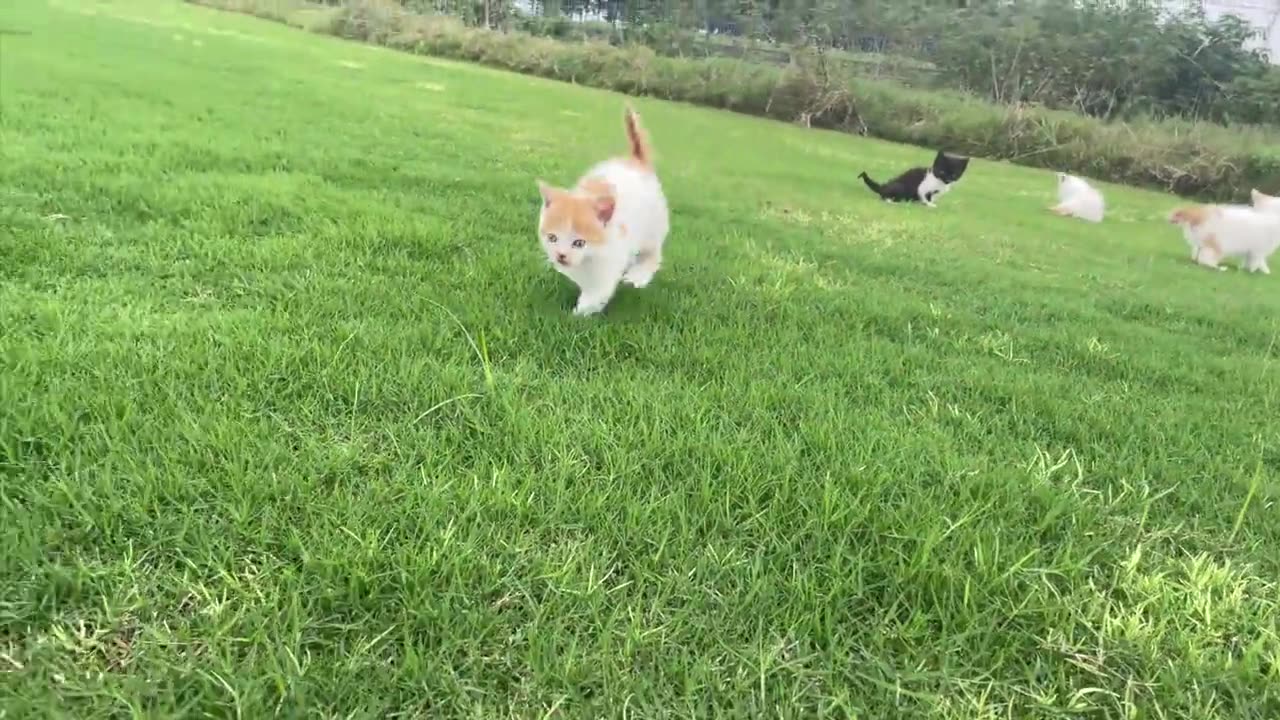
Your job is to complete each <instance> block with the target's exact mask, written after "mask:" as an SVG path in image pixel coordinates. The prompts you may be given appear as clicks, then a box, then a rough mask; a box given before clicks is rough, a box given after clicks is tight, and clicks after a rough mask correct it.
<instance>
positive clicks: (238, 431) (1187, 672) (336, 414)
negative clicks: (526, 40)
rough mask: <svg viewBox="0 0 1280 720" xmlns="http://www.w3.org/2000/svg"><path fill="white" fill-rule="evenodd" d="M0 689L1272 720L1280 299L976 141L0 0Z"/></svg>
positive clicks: (1148, 203)
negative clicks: (650, 171) (604, 198)
mask: <svg viewBox="0 0 1280 720" xmlns="http://www.w3.org/2000/svg"><path fill="white" fill-rule="evenodd" d="M0 27H4V28H7V29H9V30H13V29H18V30H29V31H30V33H31V34H29V35H13V34H5V35H2V36H0V107H2V109H3V114H2V115H0V131H2V132H3V135H2V140H3V143H2V146H0V152H2V153H3V155H2V159H3V162H0V716H3V717H8V718H28V717H78V718H87V717H94V718H97V717H108V716H117V717H125V716H133V717H156V718H159V717H166V718H168V717H206V716H212V717H243V718H261V717H302V716H307V717H313V716H314V717H369V718H375V717H377V718H381V717H390V716H396V715H397V714H398V716H417V717H431V718H445V717H476V718H479V717H484V718H491V717H530V718H544V717H565V718H570V717H573V718H578V717H600V716H611V717H613V716H616V717H667V716H681V717H695V716H696V717H711V716H736V717H747V716H758V717H800V716H806V717H809V716H825V717H861V718H897V717H931V718H957V719H960V718H963V719H972V718H988V717H1074V718H1084V717H1134V718H1175V717H1178V718H1197V719H1203V718H1210V717H1251V718H1267V719H1274V718H1276V717H1280V620H1278V619H1277V605H1278V604H1280V589H1278V586H1277V574H1278V573H1280V518H1278V517H1277V509H1276V502H1277V500H1280V482H1278V480H1277V476H1278V475H1280V449H1278V447H1277V446H1278V444H1280V435H1278V432H1277V429H1276V428H1277V425H1276V417H1277V411H1280V402H1277V400H1280V378H1278V373H1280V368H1277V366H1276V362H1275V360H1276V357H1277V354H1278V353H1280V349H1278V348H1277V345H1276V340H1277V337H1278V335H1280V320H1278V319H1277V318H1278V311H1280V277H1261V276H1250V275H1246V274H1244V273H1239V272H1226V273H1211V272H1208V271H1204V270H1201V269H1199V268H1196V267H1194V266H1192V264H1191V263H1190V261H1189V260H1188V258H1187V257H1186V248H1185V245H1184V244H1183V243H1182V240H1181V238H1180V236H1179V235H1178V234H1177V233H1176V232H1175V231H1173V230H1172V229H1171V228H1169V226H1167V225H1165V224H1164V223H1163V222H1162V217H1163V216H1164V214H1165V213H1166V212H1167V210H1168V209H1169V208H1170V207H1171V206H1172V205H1173V204H1174V202H1175V201H1174V200H1173V199H1172V198H1170V197H1167V196H1161V195H1156V194H1151V193H1145V192H1139V191H1133V190H1127V189H1123V188H1119V187H1107V188H1106V189H1107V191H1108V193H1109V199H1110V204H1111V206H1112V214H1111V218H1110V219H1109V220H1108V222H1106V223H1105V224H1103V225H1101V226H1092V225H1087V224H1084V223H1073V222H1069V221H1062V220H1060V219H1058V218H1055V217H1053V216H1051V215H1050V214H1048V213H1047V212H1045V210H1044V208H1045V206H1046V205H1047V204H1049V202H1050V201H1051V200H1052V195H1053V189H1054V183H1053V178H1052V176H1051V175H1050V174H1048V173H1046V172H1041V171H1036V170H1031V169H1026V168H1018V167H1012V166H1006V165H1002V164H995V163H986V162H981V161H975V162H974V163H973V165H972V166H971V167H970V170H969V174H968V175H967V176H966V178H965V179H964V181H963V182H962V184H961V185H960V186H959V187H958V188H957V189H956V190H955V191H954V192H952V193H951V194H949V195H948V196H946V197H945V198H944V199H943V200H942V201H941V207H940V208H939V209H937V210H933V211H931V210H928V209H925V208H921V207H899V206H889V205H885V204H883V203H880V202H877V201H875V200H874V199H873V198H872V197H871V196H870V194H869V193H868V192H867V191H866V190H865V188H862V187H861V186H860V185H859V184H858V182H857V180H856V174H857V172H858V171H859V170H860V169H863V168H866V169H867V170H868V171H870V172H872V173H873V174H875V175H879V176H887V175H889V174H890V173H891V172H893V171H895V170H897V169H901V168H903V167H905V166H906V165H907V164H910V163H915V162H919V161H921V160H925V159H927V157H928V152H927V151H925V150H921V149H914V148H908V147H903V146H895V145H889V144H884V143H877V142H871V141H865V140H859V139H856V138H853V137H849V136H845V135H840V134H835V133H824V132H816V131H806V130H802V129H800V128H796V127H790V126H785V125H779V124H776V123H771V122H767V121H763V120H757V119H752V118H747V117H742V116H735V115H731V114H727V113H723V112H716V111H710V110H703V109H695V108H690V107H684V106H678V105H671V104H664V103H660V102H656V101H641V102H639V103H638V107H639V109H640V111H641V112H642V114H643V116H644V119H645V122H646V123H647V125H648V126H649V128H650V131H651V134H652V136H653V139H654V142H655V143H656V145H657V148H658V150H659V152H660V153H661V158H660V161H661V169H662V173H663V178H664V181H665V183H666V186H667V189H668V194H669V196H670V198H671V203H672V207H673V213H674V218H673V227H674V231H673V234H672V237H671V239H670V242H669V245H668V264H667V266H666V267H665V268H664V270H663V271H662V273H660V274H659V275H658V278H657V280H656V281H655V283H654V285H652V286H651V287H650V288H648V289H646V290H643V291H635V290H631V289H624V290H622V291H621V292H620V293H619V295H618V296H617V297H616V298H615V300H614V302H613V304H612V305H611V306H610V308H609V310H608V312H607V314H606V315H605V316H603V317H599V318H595V319H590V320H584V319H580V318H575V317H572V316H570V314H569V308H570V306H571V303H572V301H573V299H574V293H573V289H572V288H571V287H570V286H569V285H568V284H567V282H566V281H565V280H563V279H562V278H560V277H559V276H558V275H557V274H556V273H554V272H553V271H552V270H550V269H549V268H547V267H546V266H545V263H544V262H543V261H542V260H541V256H540V252H539V250H538V247H537V244H536V240H535V237H534V233H533V224H534V218H535V215H536V211H537V193H536V190H535V186H534V179H535V178H537V177H543V178H546V179H548V180H550V181H554V182H561V183H567V182H571V181H572V180H573V179H574V177H575V176H576V174H577V173H578V172H580V171H581V170H582V169H584V168H585V167H586V166H587V165H588V164H589V163H591V162H593V161H595V160H597V159H599V158H600V157H602V156H605V155H607V154H609V153H612V152H615V151H617V150H619V149H620V148H622V147H623V139H622V135H621V132H622V131H621V110H622V106H623V102H624V99H623V98H621V97H619V96H616V95H610V94H607V93H603V92H598V91H594V90H588V89H583V88H577V87H572V86H566V85H560V84H555V83H552V82H548V81H544V80H539V79H534V78H529V77H524V76H518V75H509V74H503V73H499V72H496V71H492V70H487V69H482V68H477V67H470V66H465V65H461V64H455V63H449V62H441V61H433V60H429V59H424V58H420V57H413V56H408V55H401V54H397V53H394V52H390V51H387V50H383V49H378V48H373V47H368V46H363V45H357V44H352V43H346V42H342V41H338V40H334V39H331V38H325V37H319V36H313V35H307V34H305V33H302V32H299V31H297V30H292V29H289V28H287V27H284V26H281V25H274V24H270V23H266V22H263V21H258V20H255V19H253V18H250V17H246V16H240V15H232V14H221V13H218V12H216V11H213V10H209V9H204V8H201V7H197V6H191V5H180V4H175V3H167V2H159V1H158V0H115V1H113V2H109V3H107V2H102V3H94V2H83V3H75V4H71V3H67V4H63V3H58V4H54V5H51V6H44V5H40V4H36V3H35V2H31V1H30V0H22V2H20V3H19V4H18V5H17V6H16V7H13V6H11V7H9V8H7V9H6V10H4V11H3V12H0Z"/></svg>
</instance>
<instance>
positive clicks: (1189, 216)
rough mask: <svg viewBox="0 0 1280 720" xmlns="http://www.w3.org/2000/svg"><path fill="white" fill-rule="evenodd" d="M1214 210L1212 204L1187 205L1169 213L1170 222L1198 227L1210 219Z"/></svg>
mask: <svg viewBox="0 0 1280 720" xmlns="http://www.w3.org/2000/svg"><path fill="white" fill-rule="evenodd" d="M1213 210H1214V208H1213V206H1212V205H1187V206H1185V207H1180V208H1177V209H1175V210H1174V211H1173V212H1172V213H1169V222H1171V223H1173V224H1175V225H1186V226H1187V227H1192V228H1197V227H1200V226H1201V225H1203V224H1205V223H1206V222H1208V221H1209V218H1210V217H1212V216H1213Z"/></svg>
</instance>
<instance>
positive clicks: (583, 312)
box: [573, 300, 605, 317]
mask: <svg viewBox="0 0 1280 720" xmlns="http://www.w3.org/2000/svg"><path fill="white" fill-rule="evenodd" d="M604 306H605V303H602V302H582V301H581V300H579V301H578V305H577V307H575V308H574V309H573V314H574V315H577V316H578V317H586V316H588V315H595V314H596V313H598V312H600V311H601V310H603V309H604Z"/></svg>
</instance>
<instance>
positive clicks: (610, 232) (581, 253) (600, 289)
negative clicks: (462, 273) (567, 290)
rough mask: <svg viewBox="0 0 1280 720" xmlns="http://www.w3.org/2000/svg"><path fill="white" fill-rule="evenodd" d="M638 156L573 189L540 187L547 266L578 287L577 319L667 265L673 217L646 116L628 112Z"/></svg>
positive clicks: (610, 164)
mask: <svg viewBox="0 0 1280 720" xmlns="http://www.w3.org/2000/svg"><path fill="white" fill-rule="evenodd" d="M625 124H626V130H627V139H628V141H629V143H630V146H631V148H630V153H629V154H628V155H626V156H624V157H617V158H613V159H611V160H605V161H604V162H602V163H600V164H598V165H596V166H595V167H593V168H591V169H590V170H588V171H587V173H586V174H585V175H583V176H582V178H581V179H580V180H578V184H577V185H576V186H574V187H573V188H570V189H562V188H557V187H552V186H550V185H547V184H546V183H544V182H542V181H541V180H539V181H538V189H539V190H540V191H541V192H542V212H541V214H540V215H539V217H538V235H539V238H540V240H541V242H542V248H543V250H545V251H546V253H547V260H549V261H550V262H551V265H552V267H554V268H555V269H556V270H559V271H560V272H561V273H562V274H563V275H565V276H566V277H568V278H569V279H570V280H572V281H573V282H574V283H576V284H577V285H578V289H579V290H580V291H581V294H580V295H579V296H578V304H577V306H576V307H574V309H573V312H574V314H575V315H593V314H595V313H598V312H600V311H601V310H603V309H604V308H605V306H606V305H608V304H609V300H610V299H611V298H612V297H613V293H614V291H615V290H617V288H618V283H619V282H625V283H627V284H628V285H631V286H633V287H637V288H642V287H644V286H646V285H648V284H649V281H650V280H652V279H653V275H654V273H656V272H657V271H658V266H659V265H661V264H662V244H663V242H664V241H665V240H666V239H667V231H668V230H669V228H670V219H669V217H668V212H667V198H666V196H665V195H663V193H662V183H660V182H658V176H657V174H656V173H655V172H654V169H653V154H652V151H651V149H650V147H649V141H648V139H647V138H646V137H645V133H644V130H643V129H642V128H641V127H640V118H639V117H637V116H636V114H635V112H634V111H632V110H631V108H627V112H626V123H625Z"/></svg>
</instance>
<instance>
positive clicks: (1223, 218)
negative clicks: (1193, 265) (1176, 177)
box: [1169, 205, 1280, 274]
mask: <svg viewBox="0 0 1280 720" xmlns="http://www.w3.org/2000/svg"><path fill="white" fill-rule="evenodd" d="M1169 220H1170V222H1172V223H1174V224H1176V225H1179V226H1181V227H1182V232H1183V236H1184V237H1185V238H1186V240H1187V244H1188V245H1190V246H1191V257H1192V259H1193V260H1195V261H1196V262H1197V263H1199V264H1201V265H1203V266H1205V267H1210V268H1217V269H1219V270H1225V269H1226V268H1224V267H1222V266H1221V265H1220V263H1221V262H1222V261H1223V260H1225V259H1227V258H1239V259H1240V267H1241V268H1242V269H1244V270H1247V271H1249V272H1260V273H1263V274H1270V273H1271V268H1270V267H1268V266H1267V259H1268V258H1270V257H1271V254H1272V253H1274V252H1275V251H1276V248H1277V247H1278V246H1280V213H1272V212H1268V211H1262V210H1258V209H1256V208H1253V207H1250V206H1248V205H1207V206H1197V207H1190V208H1179V209H1177V210H1175V211H1173V214H1172V215H1170V216H1169Z"/></svg>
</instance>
